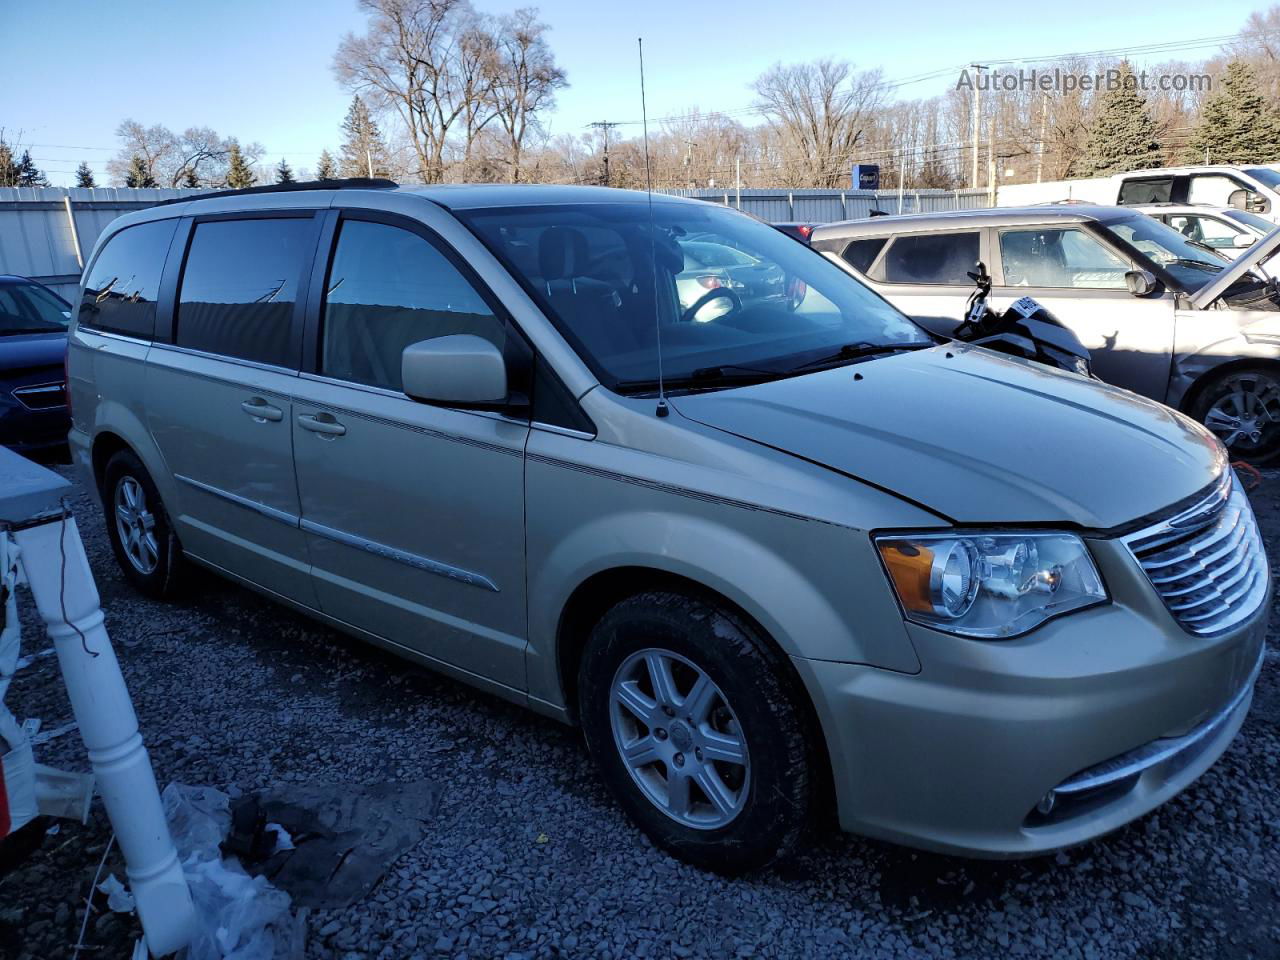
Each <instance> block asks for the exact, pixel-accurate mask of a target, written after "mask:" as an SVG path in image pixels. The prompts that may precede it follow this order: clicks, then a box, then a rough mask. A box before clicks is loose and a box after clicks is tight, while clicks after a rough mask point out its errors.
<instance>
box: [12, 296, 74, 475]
mask: <svg viewBox="0 0 1280 960" xmlns="http://www.w3.org/2000/svg"><path fill="white" fill-rule="evenodd" d="M70 321H71V304H69V303H67V301H65V300H63V299H62V298H61V297H60V296H58V295H57V294H56V293H54V292H53V291H52V290H50V289H49V288H48V287H46V286H44V285H42V284H39V283H36V282H35V281H34V280H27V279H26V278H24V277H11V276H4V275H0V446H5V447H9V448H10V449H12V450H15V451H17V452H18V453H20V454H22V455H23V456H28V457H33V458H39V459H61V458H63V457H65V456H66V449H67V431H68V430H69V429H70V427H71V423H70V419H69V417H68V412H67V384H66V370H65V367H64V359H65V357H66V355H67V325H68V323H70Z"/></svg>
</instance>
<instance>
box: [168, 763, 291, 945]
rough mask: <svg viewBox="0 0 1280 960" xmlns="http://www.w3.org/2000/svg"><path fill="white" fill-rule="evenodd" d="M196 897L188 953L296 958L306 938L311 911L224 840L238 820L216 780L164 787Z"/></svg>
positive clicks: (184, 869) (172, 830)
mask: <svg viewBox="0 0 1280 960" xmlns="http://www.w3.org/2000/svg"><path fill="white" fill-rule="evenodd" d="M160 799H161V801H162V802H163V803H164V811H165V817H166V818H167V819H168V821H169V832H170V834H171V835H172V837H173V843H174V846H175V847H177V849H178V857H179V859H180V860H181V861H182V872H183V873H184V874H185V875H186V878H187V885H188V886H189V887H190V888H191V900H192V902H193V903H194V904H195V920H196V931H195V935H194V936H193V937H192V940H191V945H190V947H188V949H187V954H186V956H187V960H293V958H301V956H302V954H303V947H304V944H305V936H306V925H305V914H300V915H298V916H297V917H295V916H294V914H293V913H292V912H291V911H290V909H289V904H290V900H289V895H288V894H287V893H285V892H284V891H283V890H277V889H276V888H275V887H273V886H271V884H270V883H268V882H267V878H266V877H251V876H249V874H247V873H246V872H245V871H244V868H243V867H241V866H240V864H239V863H238V862H237V861H236V860H235V859H234V858H231V857H228V858H226V859H225V860H224V859H223V857H222V851H221V850H220V849H219V844H221V843H222V841H223V839H225V837H226V835H227V831H228V830H229V829H230V828H231V812H230V798H229V797H228V796H227V795H226V794H225V793H222V792H221V791H219V790H214V789H213V788H212V787H188V786H184V785H183V784H179V783H171V784H169V786H167V787H165V789H164V793H162V794H161V795H160Z"/></svg>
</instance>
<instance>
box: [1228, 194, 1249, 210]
mask: <svg viewBox="0 0 1280 960" xmlns="http://www.w3.org/2000/svg"><path fill="white" fill-rule="evenodd" d="M1227 206H1229V207H1234V208H1235V209H1236V210H1247V209H1248V208H1249V192H1248V191H1247V190H1243V189H1241V190H1232V191H1231V193H1229V194H1228V195H1227Z"/></svg>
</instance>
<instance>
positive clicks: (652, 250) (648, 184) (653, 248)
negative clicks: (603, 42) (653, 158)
mask: <svg viewBox="0 0 1280 960" xmlns="http://www.w3.org/2000/svg"><path fill="white" fill-rule="evenodd" d="M636 46H637V47H639V49H640V118H641V120H642V121H643V123H644V186H645V192H646V193H647V194H648V197H649V259H650V261H652V262H651V264H650V268H651V269H652V270H653V330H654V334H655V335H656V338H657V343H658V409H657V410H656V411H655V413H657V415H658V416H659V417H665V416H667V415H668V414H669V413H670V412H671V411H670V410H669V409H668V408H667V388H666V384H665V383H664V381H663V376H662V317H661V315H660V314H659V313H658V240H657V237H656V236H655V232H656V230H655V227H654V222H653V174H652V173H651V172H650V169H649V107H648V104H646V102H645V98H644V37H637V38H636Z"/></svg>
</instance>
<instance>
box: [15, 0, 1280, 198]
mask: <svg viewBox="0 0 1280 960" xmlns="http://www.w3.org/2000/svg"><path fill="white" fill-rule="evenodd" d="M359 3H360V7H361V8H362V10H363V11H364V13H365V14H366V28H365V30H364V31H363V32H359V33H352V34H348V35H347V36H345V37H343V38H342V39H341V40H340V42H339V43H338V45H337V49H336V52H335V55H334V60H333V71H334V75H335V77H336V78H337V80H338V81H339V83H340V84H342V85H343V86H344V87H345V88H346V90H347V91H348V92H349V93H350V94H352V100H351V103H350V106H349V109H348V111H347V114H346V116H345V118H344V120H343V121H342V124H341V126H340V128H339V142H338V145H337V146H336V147H335V148H333V149H325V150H324V151H322V152H321V153H320V155H319V156H317V157H316V160H315V164H314V166H311V167H307V166H302V167H300V168H299V169H298V170H297V171H295V170H294V168H293V167H292V166H291V165H290V164H289V163H288V162H287V161H286V160H285V159H281V160H280V161H279V162H278V163H277V164H274V165H271V164H270V163H269V161H268V159H267V153H266V151H265V149H264V148H263V147H262V145H261V144H257V143H241V142H240V141H239V140H238V139H236V138H234V137H230V136H223V135H220V134H218V133H217V132H216V131H214V130H212V129H210V128H208V127H191V128H188V129H186V130H185V131H183V132H181V133H177V132H174V131H172V130H169V129H168V128H166V127H164V126H160V125H153V126H145V125H144V124H141V123H139V122H137V121H134V120H131V119H130V120H125V121H124V122H122V123H121V124H120V126H119V128H118V130H117V135H118V137H119V139H120V150H119V152H118V153H117V155H116V156H115V157H114V158H113V159H112V160H111V161H110V163H109V164H108V174H109V176H110V178H111V179H112V181H113V182H114V183H118V184H123V185H126V186H161V187H182V186H187V187H197V186H198V187H239V186H249V185H251V184H253V183H260V182H271V181H275V182H280V183H289V182H293V181H294V180H296V179H302V178H309V177H314V178H318V179H328V178H332V177H351V176H375V177H391V178H393V179H396V180H399V181H401V182H421V183H440V182H476V181H498V182H513V183H514V182H522V181H540V182H557V183H593V184H609V185H612V186H623V187H640V186H643V185H644V182H645V163H644V159H645V158H644V152H643V145H642V142H641V138H640V136H639V133H640V130H639V125H638V124H637V123H636V122H635V120H634V116H633V115H632V117H630V118H627V119H623V118H622V117H602V118H600V120H601V122H600V123H596V124H592V125H591V127H590V128H589V129H587V130H585V131H583V132H580V133H573V134H560V135H556V136H552V135H551V134H550V133H549V132H548V124H547V120H548V118H549V117H550V116H551V114H552V112H553V110H554V107H555V100H556V94H557V93H558V92H559V91H560V90H562V89H564V88H565V87H566V86H567V84H568V77H567V76H566V74H565V71H564V70H563V69H562V68H561V67H560V66H559V65H558V64H557V62H556V59H555V55H554V51H553V50H552V47H551V44H550V34H549V27H548V25H547V24H545V23H544V22H542V21H541V20H540V19H539V13H538V11H537V9H535V8H531V7H529V8H521V9H518V10H516V11H514V12H512V13H505V14H489V13H484V12H481V11H479V10H477V9H476V8H475V7H474V6H473V5H472V3H471V2H470V0H359ZM1033 68H1037V69H1039V70H1040V71H1041V72H1045V71H1053V70H1058V71H1061V72H1062V73H1064V74H1074V75H1096V74H1105V73H1106V72H1107V71H1108V70H1114V71H1116V73H1117V74H1118V75H1119V76H1120V77H1121V78H1122V81H1121V83H1120V84H1119V85H1118V86H1115V87H1114V88H1110V89H1101V90H1088V89H1082V88H1077V89H1074V90H1070V91H1067V90H1054V91H1051V92H1045V91H1041V90H1037V89H1031V88H1027V87H1020V88H1018V89H1015V90H1012V91H1005V90H1003V89H1001V90H992V91H988V92H983V93H981V95H979V94H978V93H976V92H975V91H974V90H973V89H972V87H971V86H970V87H969V88H966V87H965V86H964V85H963V84H959V83H958V84H957V85H956V87H955V88H954V89H950V90H948V91H947V92H945V93H943V94H941V95H938V96H934V97H928V98H922V99H914V100H909V99H901V98H900V97H899V96H898V93H899V92H900V91H901V89H903V86H904V84H903V83H902V82H893V81H889V80H886V79H885V78H884V77H883V75H882V74H881V72H880V71H879V70H875V69H871V70H868V69H859V68H858V67H856V66H855V65H854V64H852V63H849V62H847V61H842V60H836V59H816V60H813V61H810V62H807V63H797V64H782V63H779V64H775V65H774V66H773V67H771V68H769V69H768V70H766V71H765V72H763V73H762V74H760V75H759V76H757V77H756V78H755V79H754V80H753V81H752V82H751V83H750V85H749V89H750V91H751V93H752V95H753V96H752V102H751V104H750V106H748V107H746V108H739V109H735V110H726V111H711V112H703V111H701V110H699V109H696V108H692V109H689V110H687V111H686V112H684V113H682V114H681V115H680V116H676V117H665V118H664V117H660V118H655V120H654V122H653V123H652V125H651V130H650V137H649V155H650V156H649V160H650V168H651V171H652V177H653V182H654V185H655V186H657V187H660V188H672V187H716V188H723V189H731V188H732V187H734V186H735V185H738V184H740V185H741V186H743V187H845V186H848V185H849V182H850V169H851V167H852V165H853V164H855V163H858V162H864V163H873V164H877V165H878V166H879V167H880V169H881V182H882V184H883V185H885V186H897V185H898V184H899V183H901V184H902V185H903V186H905V187H907V188H928V187H936V188H943V189H956V188H960V187H966V186H970V185H977V186H984V187H985V186H988V185H989V184H990V181H991V178H992V177H994V179H995V181H996V182H1026V181H1030V180H1035V179H1045V180H1055V179H1063V178H1068V177H1081V176H1097V175H1103V174H1106V173H1111V172H1116V171H1119V170H1124V169H1134V168H1137V167H1147V166H1161V165H1168V164H1172V163H1184V162H1186V163H1192V162H1194V163H1204V162H1206V161H1208V162H1213V163H1266V162H1271V161H1276V160H1280V5H1278V6H1273V7H1271V8H1270V9H1269V10H1266V11H1261V12H1258V13H1255V14H1253V15H1252V16H1251V17H1250V18H1249V20H1248V22H1247V23H1246V24H1245V26H1244V27H1243V29H1242V30H1241V31H1240V32H1239V34H1238V35H1237V36H1236V38H1235V39H1234V40H1233V41H1232V42H1230V43H1228V44H1226V46H1225V47H1224V48H1223V49H1222V50H1221V51H1220V52H1219V53H1218V54H1217V55H1215V56H1213V57H1211V58H1209V59H1208V60H1206V61H1203V62H1200V63H1186V62H1169V63H1164V64H1159V65H1155V66H1148V67H1147V68H1146V72H1147V73H1148V74H1149V75H1151V76H1158V75H1161V74H1165V75H1182V76H1189V75H1202V76H1207V77H1209V78H1211V81H1212V82H1211V85H1210V86H1209V87H1207V88H1204V87H1199V86H1195V85H1191V86H1186V85H1184V86H1183V87H1181V88H1179V89H1176V90H1156V91H1145V90H1142V89H1140V88H1139V84H1138V83H1137V82H1136V80H1135V79H1134V71H1133V69H1132V67H1131V66H1130V65H1129V64H1128V63H1126V62H1124V61H1122V60H1121V61H1117V60H1086V59H1083V58H1072V59H1063V60H1060V61H1057V62H1053V63H1046V64H1038V65H1033V64H1023V65H1020V69H1021V70H1024V71H1027V70H1031V69H1033ZM936 75H937V74H936V73H935V76H936ZM637 99H638V98H637ZM630 106H631V105H628V109H627V113H628V114H632V111H631V109H630ZM975 127H976V129H977V130H978V131H979V133H980V135H979V137H978V138H977V139H976V142H975V138H974V136H973V131H974V129H975ZM5 148H6V145H5V144H4V142H3V137H0V185H5V184H6V183H8V182H9V181H11V180H14V181H16V179H18V178H22V181H23V182H24V183H26V184H28V185H32V178H33V177H38V176H43V175H42V174H40V172H39V171H38V170H37V169H35V168H34V165H33V164H31V163H30V155H29V153H25V154H23V153H19V152H18V151H16V150H15V149H12V148H10V149H9V152H8V154H6V153H5V152H4V151H5ZM15 154H17V156H15ZM23 156H25V157H26V163H27V166H25V167H22V171H21V172H20V173H15V172H14V171H16V170H18V168H19V167H20V166H21V165H22V163H23V160H22V158H23ZM6 157H7V158H8V159H6ZM975 171H976V178H975ZM6 178H7V179H6ZM975 179H976V183H975ZM92 180H93V175H92V172H91V171H90V170H89V168H88V166H87V165H85V164H82V165H81V169H80V171H79V172H78V174H77V181H78V185H84V186H88V185H91V184H92Z"/></svg>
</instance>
